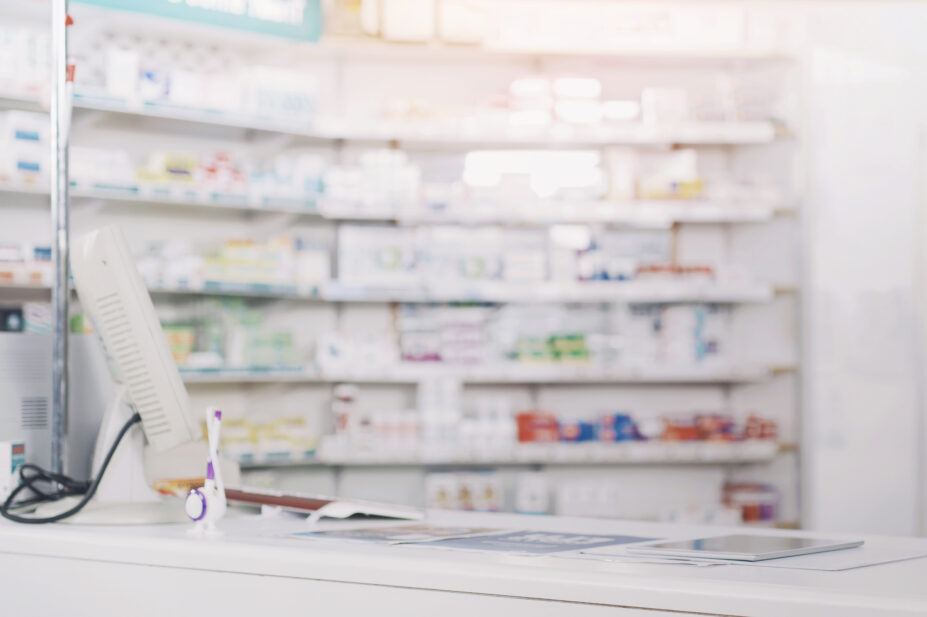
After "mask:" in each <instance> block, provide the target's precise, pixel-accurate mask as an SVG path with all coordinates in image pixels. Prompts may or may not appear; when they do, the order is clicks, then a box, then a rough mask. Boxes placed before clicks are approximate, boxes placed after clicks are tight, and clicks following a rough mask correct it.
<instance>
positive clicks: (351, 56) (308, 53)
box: [296, 36, 794, 65]
mask: <svg viewBox="0 0 927 617" xmlns="http://www.w3.org/2000/svg"><path fill="white" fill-rule="evenodd" d="M296 53H297V54H299V55H302V56H303V57H306V58H319V59H332V60H378V61H403V62H420V63H433V62H448V61H464V62H465V61H481V60H485V61H499V60H506V59H512V60H519V59H530V58H571V57H572V58H616V59H620V60H627V61H631V60H634V61H646V62H652V61H657V62H661V63H666V62H672V63H674V64H675V63H684V64H693V63H698V64H709V65H711V64H722V65H723V64H729V63H742V62H751V63H759V62H788V61H791V60H793V59H794V58H793V56H792V55H791V54H788V53H785V52H782V51H777V50H772V49H731V48H728V49H724V48H716V49H709V48H690V49H684V48H664V49H632V48H590V47H571V48H557V49H552V48H541V47H515V46H501V45H498V46H496V45H467V44H454V43H442V42H438V41H436V42H431V43H392V42H389V41H384V40H382V39H371V38H354V37H349V36H326V37H325V38H323V39H322V40H321V41H320V42H319V43H318V44H316V45H307V46H303V47H300V48H299V50H298V51H297V52H296Z"/></svg>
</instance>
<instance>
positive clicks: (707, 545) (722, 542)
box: [628, 534, 863, 561]
mask: <svg viewBox="0 0 927 617" xmlns="http://www.w3.org/2000/svg"><path fill="white" fill-rule="evenodd" d="M862 544H863V541H862V540H856V541H843V540H821V539H816V538H797V537H794V536H752V535H747V534H743V535H731V536H718V537H715V538H696V539H695V540H680V541H671V542H654V543H651V544H638V545H636V546H629V547H628V552H629V553H634V554H636V555H660V556H663V557H695V558H700V559H729V560H732V561H764V560H766V559H778V558H780V557H794V556H796V555H809V554H811V553H823V552H826V551H836V550H840V549H844V548H855V547H857V546H861V545H862Z"/></svg>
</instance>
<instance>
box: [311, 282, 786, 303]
mask: <svg viewBox="0 0 927 617" xmlns="http://www.w3.org/2000/svg"><path fill="white" fill-rule="evenodd" d="M321 295H322V297H323V298H324V299H326V300H328V301H332V302H411V303H417V302H489V303H510V302H518V303H536V302H567V303H570V302H573V303H603V302H631V303H641V304H650V303H672V302H714V303H722V304H724V303H733V304H736V303H751V302H768V301H770V300H772V298H773V297H774V295H775V289H774V288H773V287H772V286H771V285H766V284H761V283H738V284H716V283H712V282H708V281H594V282H587V283H575V284H568V285H566V284H555V283H548V282H544V283H537V284H524V283H518V282H499V281H493V282H490V283H477V284H471V285H465V284H462V283H455V284H454V285H447V286H428V287H421V288H400V287H395V288H385V287H384V288H381V289H375V288H371V287H356V286H348V285H342V284H340V283H337V282H333V283H329V284H328V285H326V286H324V287H323V289H322V294H321Z"/></svg>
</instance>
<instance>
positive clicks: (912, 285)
mask: <svg viewBox="0 0 927 617" xmlns="http://www.w3.org/2000/svg"><path fill="white" fill-rule="evenodd" d="M808 15H809V19H808V51H807V56H806V68H807V74H806V77H807V79H806V88H805V92H804V97H805V100H806V102H807V108H806V127H805V134H806V135H807V139H808V148H807V151H808V155H809V156H808V168H807V171H808V174H809V176H808V184H809V191H808V206H809V207H808V208H807V209H806V210H805V211H806V212H807V213H808V216H807V220H806V246H805V259H806V286H805V290H806V296H805V307H806V313H805V315H806V318H805V322H804V330H805V336H804V341H805V362H806V363H805V375H804V376H805V380H806V381H805V386H806V390H805V410H806V413H805V419H806V422H805V431H806V432H805V437H806V439H805V444H804V445H805V448H804V452H803V454H804V477H805V486H804V489H805V499H804V506H805V519H804V520H805V524H806V526H809V527H814V528H822V529H823V528H826V529H830V530H846V531H867V532H878V533H888V534H914V533H920V532H923V529H922V528H921V521H920V520H919V516H920V515H919V511H920V509H921V507H922V503H921V499H922V497H921V490H920V489H921V486H920V483H921V480H920V478H921V477H922V475H921V474H922V466H923V459H922V458H921V455H920V451H921V447H922V438H921V435H920V434H919V427H920V425H921V421H920V419H921V417H922V414H923V405H922V401H921V400H920V396H921V387H920V384H919V382H920V380H921V379H922V377H923V371H922V366H921V365H919V364H918V362H919V358H920V356H921V349H920V346H921V343H920V340H919V338H918V333H919V332H920V331H921V329H922V326H921V324H920V320H919V319H918V317H917V315H918V297H917V295H916V293H915V290H916V289H917V288H918V284H919V283H918V281H917V275H918V272H919V271H920V264H919V263H918V259H919V257H918V255H919V251H918V245H919V244H920V243H922V242H923V240H924V236H923V234H922V233H921V230H920V229H919V226H918V223H919V221H920V215H919V209H920V208H921V207H922V206H923V203H922V200H921V196H920V195H919V194H918V175H919V172H920V173H921V174H922V173H923V170H924V165H923V161H922V160H921V159H920V158H919V157H923V150H922V147H921V146H920V144H919V138H920V133H919V126H921V125H920V121H921V118H920V117H919V114H920V113H922V112H920V111H919V108H920V107H922V104H923V101H924V98H923V87H922V86H920V85H919V82H922V81H923V70H924V68H925V67H927V64H925V58H927V44H925V42H924V41H925V39H924V37H923V33H922V32H920V31H918V30H917V28H916V27H914V24H918V23H919V24H921V25H923V24H924V23H927V6H924V5H918V4H916V3H900V2H899V3H895V2H892V3H887V2H878V3H875V2H873V3H866V4H853V5H848V4H844V3H841V4H839V5H832V6H827V5H823V4H822V5H820V6H818V7H815V8H814V9H812V10H809V11H808Z"/></svg>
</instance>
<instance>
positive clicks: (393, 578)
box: [0, 511, 927, 617]
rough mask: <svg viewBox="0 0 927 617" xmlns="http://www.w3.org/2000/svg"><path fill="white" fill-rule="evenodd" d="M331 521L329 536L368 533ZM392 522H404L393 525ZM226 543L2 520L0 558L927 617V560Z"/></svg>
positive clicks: (563, 521) (625, 531) (251, 532)
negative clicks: (612, 555) (693, 557)
mask: <svg viewBox="0 0 927 617" xmlns="http://www.w3.org/2000/svg"><path fill="white" fill-rule="evenodd" d="M426 522H428V523H433V524H439V525H440V524H447V525H469V526H482V527H492V528H498V529H511V530H513V531H514V530H537V531H558V532H571V533H585V534H608V535H631V536H640V537H647V538H674V539H675V538H679V539H681V538H695V537H704V536H714V535H723V534H724V533H729V532H730V533H743V532H744V530H743V529H740V528H738V529H725V528H718V527H696V526H684V525H671V524H660V523H644V522H632V521H614V520H601V519H579V518H565V517H535V516H519V515H508V514H475V513H450V512H436V511H431V512H429V513H428V516H427V519H426ZM369 524H370V523H356V522H354V523H347V522H337V523H323V524H322V525H321V526H320V527H318V528H315V530H320V529H332V528H337V527H339V526H340V527H345V526H359V525H369ZM376 524H377V525H383V524H402V522H396V521H391V522H389V523H382V522H381V523H376ZM221 526H222V530H223V533H222V535H220V536H217V537H199V536H196V535H192V534H190V533H189V530H190V528H191V525H159V526H136V527H131V526H123V527H90V526H78V525H64V524H56V525H37V526H28V525H14V524H12V523H9V522H7V521H3V522H2V524H0V553H8V554H24V555H35V556H45V557H55V558H65V559H74V560H91V561H104V562H115V563H127V564H145V565H155V566H163V567H174V568H184V569H199V570H210V571H216V572H236V573H244V574H257V575H263V576H280V577H288V578H297V579H298V578H304V579H312V580H326V581H339V582H349V583H356V584H368V585H384V586H393V587H402V588H415V589H432V590H443V591H457V592H466V593H478V594H485V595H498V596H508V597H520V598H538V599H547V600H558V601H565V602H582V603H592V604H600V605H606V606H621V607H639V608H648V609H662V610H667V611H674V610H675V611H688V612H701V613H708V614H713V615H718V614H720V615H750V616H757V617H765V616H774V615H775V616H780V615H806V614H807V615H815V616H825V615H840V616H841V617H852V616H856V615H859V616H863V615H865V616H867V617H871V616H880V615H886V616H887V615H927V559H925V558H920V559H909V560H906V561H900V562H895V563H887V564H882V565H875V566H868V567H862V568H856V569H852V570H844V571H838V572H830V571H815V570H799V569H784V568H770V567H756V566H751V565H718V566H710V567H697V566H693V565H679V564H654V563H636V562H622V561H602V560H598V559H589V558H584V557H582V556H579V558H577V556H576V555H574V556H573V557H567V556H566V554H563V553H561V554H560V555H561V556H551V555H527V554H512V553H500V552H484V551H457V550H448V549H442V548H433V547H423V546H415V545H384V544H378V543H374V542H365V541H358V540H336V539H318V540H317V539H311V540H307V539H300V538H294V537H292V536H290V535H289V534H292V533H295V532H300V531H310V530H312V529H310V528H309V527H308V526H307V523H306V522H305V521H304V520H302V519H298V518H291V517H281V516H278V517H261V516H256V515H255V516H237V517H235V518H230V519H227V520H225V521H222V523H221ZM750 533H762V534H782V535H803V536H809V537H826V538H835V539H844V538H846V539H864V540H865V541H866V546H867V547H872V548H879V549H893V548H904V549H915V550H920V549H923V552H924V554H927V539H924V538H897V537H865V536H850V535H846V534H829V533H821V532H804V531H802V532H791V531H789V532H785V531H775V530H751V531H750Z"/></svg>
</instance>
